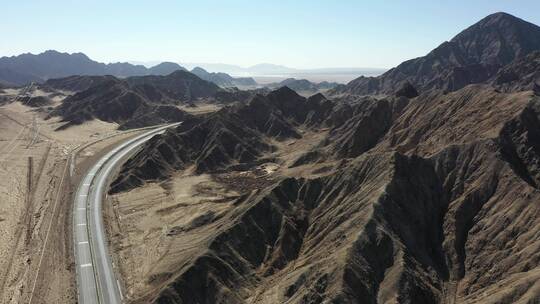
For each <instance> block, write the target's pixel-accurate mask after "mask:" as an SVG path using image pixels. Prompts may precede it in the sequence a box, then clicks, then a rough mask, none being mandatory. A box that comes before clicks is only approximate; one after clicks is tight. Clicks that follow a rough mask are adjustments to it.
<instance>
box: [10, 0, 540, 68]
mask: <svg viewBox="0 0 540 304" xmlns="http://www.w3.org/2000/svg"><path fill="white" fill-rule="evenodd" d="M437 2H438V3H437ZM0 7H1V8H0V10H1V12H2V13H1V15H2V17H1V18H0V28H1V33H2V38H1V39H2V43H1V44H0V56H11V55H17V54H20V53H24V52H31V53H38V52H42V51H44V50H47V49H56V50H59V51H64V52H70V53H71V52H83V53H85V54H87V55H88V56H90V57H91V58H92V59H95V60H99V61H103V62H112V61H128V60H129V61H154V60H160V61H161V60H169V61H175V62H221V63H230V64H238V65H242V66H249V65H253V64H257V63H263V62H268V63H274V64H283V65H287V66H290V67H297V68H311V67H392V66H395V65H396V64H398V63H400V62H402V61H403V60H406V59H410V58H413V57H418V56H422V55H425V54H426V53H427V52H428V51H429V50H431V49H433V48H434V47H436V46H437V45H439V44H440V43H441V42H443V41H445V40H449V39H450V38H452V37H453V36H454V35H455V34H457V33H458V32H459V31H460V30H462V29H464V28H466V27H467V26H469V25H471V24H473V23H474V22H476V21H478V20H479V19H481V18H482V17H484V16H486V15H488V14H490V13H494V12H497V11H505V12H508V13H511V14H513V15H515V16H518V17H520V18H523V19H525V20H527V21H530V22H533V23H535V24H540V1H539V0H530V1H529V0H527V1H516V0H505V1H503V0H481V1H479V0H467V1H461V0H460V1H442V0H441V1H427V0H426V1H376V0H372V1H360V0H356V1H346V0H327V1H322V0H320V1H319V0H305V1H304V0H290V1H256V0H251V1H247V0H246V1H244V0H228V1H223V0H214V1H210V0H191V1H172V0H171V1H160V0H146V1H137V0H132V1H122V0H109V1H101V0H99V1H92V0H90V1H78V0H72V1H54V0H49V1H33V0H25V1H8V0H3V1H2V3H1V5H0Z"/></svg>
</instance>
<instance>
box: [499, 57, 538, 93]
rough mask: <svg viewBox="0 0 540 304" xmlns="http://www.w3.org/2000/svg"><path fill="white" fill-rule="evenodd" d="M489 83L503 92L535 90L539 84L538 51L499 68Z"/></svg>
mask: <svg viewBox="0 0 540 304" xmlns="http://www.w3.org/2000/svg"><path fill="white" fill-rule="evenodd" d="M490 83H491V84H492V85H493V86H494V87H496V88H498V89H499V90H501V91H504V92H517V91H524V90H537V88H538V87H539V86H540V51H537V52H533V53H531V54H529V55H528V56H525V57H523V58H518V59H516V60H514V61H513V62H512V63H510V64H508V65H507V66H505V67H504V68H503V69H501V70H500V71H499V72H498V73H497V74H496V75H495V76H494V77H493V78H492V79H491V80H490Z"/></svg>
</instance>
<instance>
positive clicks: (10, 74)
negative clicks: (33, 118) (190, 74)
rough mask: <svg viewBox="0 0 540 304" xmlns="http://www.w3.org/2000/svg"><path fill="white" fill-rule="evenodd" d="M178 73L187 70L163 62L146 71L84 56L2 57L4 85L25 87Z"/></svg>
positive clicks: (0, 79)
mask: <svg viewBox="0 0 540 304" xmlns="http://www.w3.org/2000/svg"><path fill="white" fill-rule="evenodd" d="M176 70H184V71H185V70H186V69H185V68H183V67H181V66H180V65H179V64H177V63H172V62H163V63H160V64H158V65H156V66H154V67H151V68H146V67H144V66H142V65H133V64H130V63H127V62H118V63H109V64H105V63H101V62H97V61H94V60H92V59H90V58H88V56H86V55H85V54H83V53H73V54H68V53H60V52H57V51H52V50H50V51H46V52H43V53H41V54H37V55H34V54H29V53H27V54H22V55H19V56H12V57H2V58H0V82H3V83H6V84H11V85H23V84H26V83H28V82H31V81H35V82H43V81H45V80H47V79H51V78H60V77H67V76H72V75H113V76H116V77H129V76H142V75H167V74H170V73H172V72H174V71H176Z"/></svg>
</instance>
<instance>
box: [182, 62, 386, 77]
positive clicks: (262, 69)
mask: <svg viewBox="0 0 540 304" xmlns="http://www.w3.org/2000/svg"><path fill="white" fill-rule="evenodd" d="M182 65H183V66H185V67H186V68H188V69H192V68H195V67H201V68H203V69H205V70H207V71H210V72H223V73H228V74H231V75H237V76H238V75H248V76H270V75H283V76H287V75H291V76H292V75H301V74H321V75H322V74H353V75H366V76H370V75H380V74H382V73H384V72H386V69H381V68H354V67H351V68H317V69H295V68H290V67H287V66H283V65H276V64H270V63H261V64H257V65H253V66H250V67H241V66H238V65H232V64H223V63H182Z"/></svg>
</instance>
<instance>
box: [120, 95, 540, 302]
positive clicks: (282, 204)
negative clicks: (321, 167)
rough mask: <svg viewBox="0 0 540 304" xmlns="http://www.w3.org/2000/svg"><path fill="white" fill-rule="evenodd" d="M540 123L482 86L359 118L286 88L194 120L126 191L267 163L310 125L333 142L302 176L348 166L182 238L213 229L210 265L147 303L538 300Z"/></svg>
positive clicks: (253, 196) (369, 108)
mask: <svg viewBox="0 0 540 304" xmlns="http://www.w3.org/2000/svg"><path fill="white" fill-rule="evenodd" d="M302 109H309V110H304V111H302ZM539 115H540V99H539V98H538V97H536V96H534V94H532V92H530V91H527V92H520V93H501V92H499V91H497V90H495V89H493V88H491V87H489V86H481V85H476V86H468V87H466V88H464V89H461V90H458V91H456V92H453V93H449V94H443V93H432V94H424V95H421V96H418V97H416V98H414V99H408V98H405V97H399V98H389V99H380V100H377V99H374V98H365V99H363V100H361V101H359V102H358V103H356V104H349V105H345V104H334V103H332V102H329V101H328V100H326V99H324V98H323V97H322V96H314V97H312V98H310V99H308V100H306V99H303V98H299V97H298V96H297V95H296V94H293V93H291V92H290V91H289V90H287V89H283V90H280V91H276V92H273V93H270V94H269V95H268V96H267V97H262V96H259V97H256V98H255V99H254V100H253V101H252V102H250V103H248V104H246V105H242V106H240V107H231V108H226V109H224V110H222V111H221V112H218V113H216V114H214V115H213V116H210V117H208V118H205V119H202V120H193V121H189V120H188V121H186V122H185V124H184V125H182V126H180V127H179V128H178V130H175V131H172V132H169V133H167V134H165V135H163V136H162V137H159V138H156V139H154V140H152V141H151V142H150V143H149V144H148V145H147V146H146V147H145V148H144V150H143V151H141V152H140V153H139V154H138V155H137V156H135V157H134V158H133V159H131V160H130V161H129V162H128V163H127V164H126V166H125V168H124V171H123V173H121V174H120V177H119V179H118V180H117V181H116V182H115V184H114V185H113V191H122V190H125V189H129V188H131V187H133V186H135V185H140V184H142V183H144V181H151V180H154V179H162V178H164V177H166V176H167V174H170V173H171V172H173V171H174V170H176V169H178V168H185V166H186V165H188V164H195V166H196V168H198V170H199V171H200V172H212V171H213V170H222V169H225V168H227V166H230V165H231V164H233V165H236V164H238V163H240V162H245V163H252V162H255V163H256V162H257V161H259V160H260V159H261V157H264V155H265V152H268V151H271V150H272V149H273V147H272V146H271V145H269V144H267V143H266V142H267V141H268V139H279V138H281V139H283V138H289V139H290V138H296V137H297V136H300V137H301V136H302V135H301V132H299V130H300V129H301V128H306V127H309V126H311V127H312V128H329V129H330V130H329V131H328V136H327V138H326V139H325V140H323V141H322V142H321V144H320V145H319V146H316V147H315V148H314V149H313V150H312V151H306V154H305V155H304V156H303V159H302V160H301V161H298V163H297V164H296V165H297V166H303V165H305V164H310V163H313V162H325V161H328V160H332V159H335V160H340V165H338V166H337V167H335V168H334V169H333V170H331V171H329V172H328V173H327V174H321V175H320V176H319V177H302V176H292V177H282V178H281V179H279V180H278V181H277V182H275V183H274V184H273V185H272V186H270V187H265V188H260V189H258V190H254V191H250V192H246V193H243V194H242V195H241V196H240V197H238V198H237V199H236V200H235V201H234V202H233V203H231V207H230V209H228V210H227V211H226V212H225V213H223V214H221V215H220V216H219V217H214V216H212V215H211V214H210V215H209V216H205V217H204V218H203V219H201V220H198V221H197V223H198V224H197V225H193V224H189V227H184V228H179V229H180V230H181V231H184V232H183V233H187V234H190V233H193V234H196V233H201V231H203V230H201V229H206V230H204V231H205V235H207V234H206V233H209V234H208V235H209V238H208V242H206V243H205V245H204V246H205V247H204V248H202V249H201V252H202V253H201V254H199V255H197V256H196V258H195V259H193V260H191V261H190V262H189V263H187V264H182V265H178V268H177V269H174V270H171V272H169V273H168V274H167V276H166V277H167V279H166V280H162V281H161V283H159V284H160V285H159V287H158V290H159V292H158V293H154V294H148V295H147V296H146V297H145V298H144V299H139V300H138V301H140V302H141V303H142V302H155V303H448V302H449V301H450V303H451V302H452V301H454V300H455V301H456V303H457V302H459V303H514V302H523V303H531V301H532V303H534V301H536V299H538V295H539V292H538V281H539V280H540V271H539V269H540V268H539V267H540V253H539V252H540V238H538V231H539V229H540V205H539V204H538V203H537V202H538V200H540V192H538V189H537V187H538V186H537V185H538V183H539V182H540V173H539V172H540V171H539V168H538V164H539V162H540V160H539V157H540V133H539V131H538V130H540V121H539V117H540V116H539ZM250 118H252V119H251V120H250ZM278 122H279V125H278ZM270 126H275V127H270ZM277 126H279V127H277ZM276 130H279V132H276ZM285 135H286V136H285ZM248 167H249V166H248ZM246 168H247V167H246ZM208 229H209V230H208ZM208 231H211V232H208ZM155 276H156V277H160V276H163V274H160V273H156V274H155Z"/></svg>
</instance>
